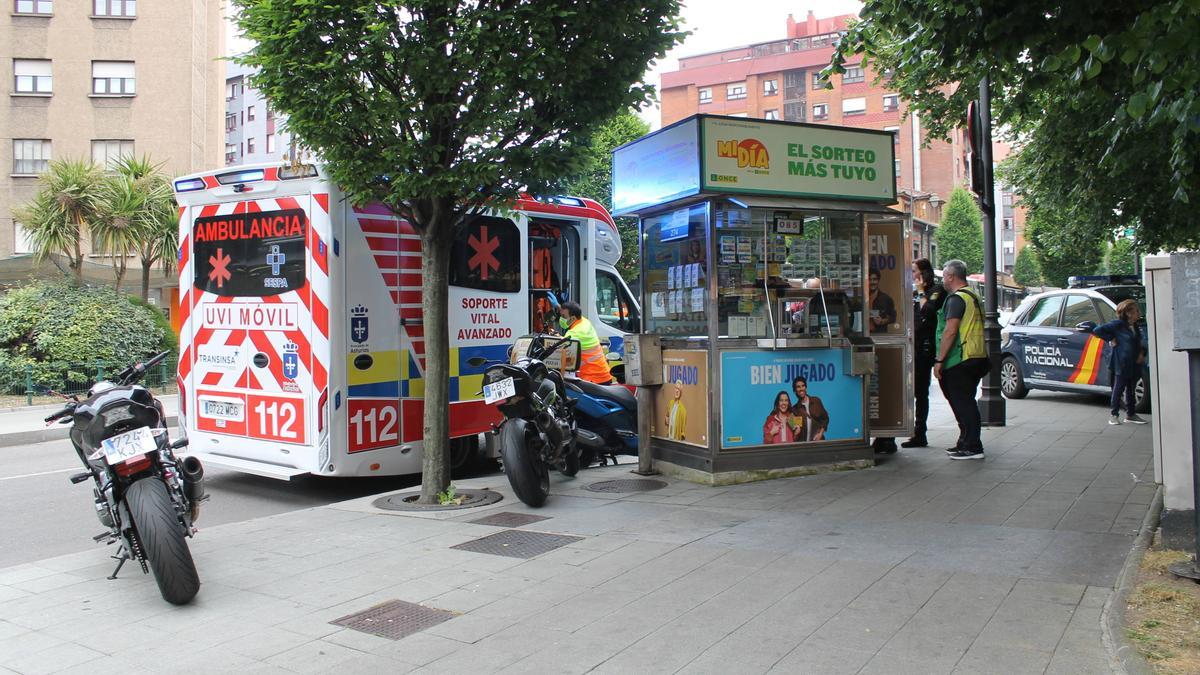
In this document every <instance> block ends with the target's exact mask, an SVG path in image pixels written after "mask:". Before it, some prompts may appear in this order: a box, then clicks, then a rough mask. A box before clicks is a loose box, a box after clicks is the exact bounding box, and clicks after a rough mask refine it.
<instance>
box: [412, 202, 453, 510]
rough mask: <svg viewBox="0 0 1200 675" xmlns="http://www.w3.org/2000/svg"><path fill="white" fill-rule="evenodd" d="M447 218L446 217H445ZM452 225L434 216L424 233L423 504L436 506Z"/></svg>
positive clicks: (445, 424)
mask: <svg viewBox="0 0 1200 675" xmlns="http://www.w3.org/2000/svg"><path fill="white" fill-rule="evenodd" d="M442 218H446V216H444V215H443V216H442ZM451 232H452V224H450V223H442V222H437V221H436V220H433V221H432V222H430V223H428V225H427V226H426V227H425V229H424V230H423V231H422V232H421V281H422V285H423V286H424V295H423V296H422V298H421V307H422V310H423V314H424V316H423V317H422V320H421V323H422V326H423V327H424V340H425V418H424V429H423V431H424V433H423V434H422V439H423V441H424V451H423V452H424V456H423V458H422V460H421V498H420V500H419V503H421V504H436V503H437V501H438V493H439V492H442V491H444V490H445V489H446V488H447V487H449V485H450V328H449V316H448V315H449V312H448V303H449V298H450V289H449V284H450V252H451V251H452V250H453V243H454V241H453V237H452V236H451Z"/></svg>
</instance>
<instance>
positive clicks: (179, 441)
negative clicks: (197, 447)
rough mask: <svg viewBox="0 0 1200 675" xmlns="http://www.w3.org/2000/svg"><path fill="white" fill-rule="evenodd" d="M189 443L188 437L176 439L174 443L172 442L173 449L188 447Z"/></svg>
mask: <svg viewBox="0 0 1200 675" xmlns="http://www.w3.org/2000/svg"><path fill="white" fill-rule="evenodd" d="M187 444H188V439H186V438H179V439H176V441H175V442H174V443H172V444H171V449H172V450H178V449H180V448H186V447H187Z"/></svg>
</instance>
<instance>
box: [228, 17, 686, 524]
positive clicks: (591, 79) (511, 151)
mask: <svg viewBox="0 0 1200 675" xmlns="http://www.w3.org/2000/svg"><path fill="white" fill-rule="evenodd" d="M234 4H235V6H236V7H237V8H238V10H239V11H240V15H239V17H238V19H237V23H238V25H239V26H240V27H241V29H242V31H243V32H244V34H245V36H246V37H247V38H249V39H250V40H252V41H254V43H255V47H254V48H253V49H251V50H250V52H249V53H248V54H247V55H245V56H244V57H242V58H240V59H239V60H240V62H241V63H243V64H247V65H251V66H255V67H257V68H258V73H257V75H255V76H254V77H252V78H251V85H252V86H254V87H257V88H258V89H259V90H260V91H261V92H262V93H263V94H264V95H266V97H267V98H269V99H270V100H271V102H272V105H273V106H274V107H275V108H276V109H278V110H280V111H281V112H283V113H285V114H287V116H288V127H289V129H290V130H291V132H292V133H293V134H294V135H295V136H296V137H297V138H298V139H299V140H300V141H301V142H302V143H303V144H304V145H305V146H306V147H308V148H311V149H312V151H313V152H314V153H316V154H317V155H318V156H319V157H321V158H322V160H323V161H324V163H325V166H326V170H327V171H328V173H329V175H330V176H331V178H332V179H333V180H334V181H336V182H337V183H338V184H339V185H340V186H341V187H342V189H344V190H345V191H346V192H347V194H348V195H349V196H350V198H351V199H353V200H354V201H356V202H360V203H361V202H369V201H375V202H381V203H383V204H384V205H386V206H387V207H389V208H390V209H391V210H392V211H394V212H396V213H397V214H399V215H401V216H403V217H404V218H406V219H407V220H408V222H409V223H411V224H412V226H413V227H414V229H415V230H416V231H417V232H418V233H419V234H420V235H421V253H422V256H421V274H422V280H423V283H424V285H425V292H424V293H423V295H422V311H423V317H422V327H421V335H420V338H421V341H422V342H423V344H424V349H425V355H424V356H425V358H424V373H423V378H424V385H425V386H424V407H425V413H424V426H423V447H422V450H423V464H422V487H421V501H422V502H424V503H432V502H434V501H436V499H437V494H438V493H439V492H441V491H442V490H444V489H445V488H446V486H447V485H449V449H448V446H449V441H448V438H449V421H448V420H449V413H448V408H449V403H450V400H449V373H450V369H449V348H450V347H449V341H450V340H449V331H448V324H447V306H446V303H447V302H448V296H449V293H448V279H449V263H450V253H451V246H452V244H453V241H454V237H455V233H456V230H457V229H458V228H460V227H461V226H462V225H463V223H464V220H463V217H464V216H465V215H467V214H471V213H475V212H479V211H483V210H486V209H488V208H503V207H504V206H505V205H506V204H508V203H511V200H513V199H514V198H516V197H517V196H518V195H520V194H521V193H522V192H526V191H528V192H530V193H532V194H546V193H547V191H549V190H550V189H551V188H552V187H553V186H555V185H556V184H558V183H560V182H561V181H562V179H563V177H564V176H570V175H573V174H575V173H576V172H577V171H578V170H579V169H580V167H581V166H583V164H584V163H585V160H586V157H587V152H586V149H585V148H584V147H583V146H584V145H585V142H584V141H585V139H587V138H589V137H590V135H591V133H592V131H593V130H595V129H596V128H598V127H599V126H600V124H601V123H603V122H604V120H606V119H608V118H609V117H611V116H612V115H614V114H616V113H618V112H620V111H622V110H626V109H629V108H639V107H641V106H642V105H644V104H646V103H647V102H649V101H650V100H651V98H652V96H653V92H654V89H653V87H651V86H650V85H646V84H641V83H640V80H641V78H642V75H643V74H644V73H645V71H646V67H647V64H648V63H649V62H650V61H652V60H653V59H656V58H662V57H663V56H665V55H666V52H667V50H668V49H669V48H671V47H672V46H674V45H675V44H676V42H678V41H679V40H680V39H681V38H682V36H683V33H682V32H681V31H680V30H679V22H678V14H679V8H680V0H636V1H635V0H609V1H608V2H577V1H576V0H509V1H507V2H484V1H482V0H372V1H370V2H366V1H363V0H357V1H354V0H351V1H347V2H335V3H321V2H310V1H309V0H234Z"/></svg>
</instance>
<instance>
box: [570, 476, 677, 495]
mask: <svg viewBox="0 0 1200 675" xmlns="http://www.w3.org/2000/svg"><path fill="white" fill-rule="evenodd" d="M665 487H667V484H666V483H664V482H663V481H661V480H651V479H649V478H622V479H620V480H602V481H600V482H599V483H592V484H591V485H589V486H587V489H589V490H591V491H592V492H650V491H651V490H661V489H662V488H665Z"/></svg>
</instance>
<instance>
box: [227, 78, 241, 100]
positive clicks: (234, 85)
mask: <svg viewBox="0 0 1200 675" xmlns="http://www.w3.org/2000/svg"><path fill="white" fill-rule="evenodd" d="M241 93H242V85H241V84H240V83H238V82H228V83H226V84H225V100H226V101H232V100H233V99H235V98H237V97H238V96H239V95H240V94H241Z"/></svg>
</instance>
